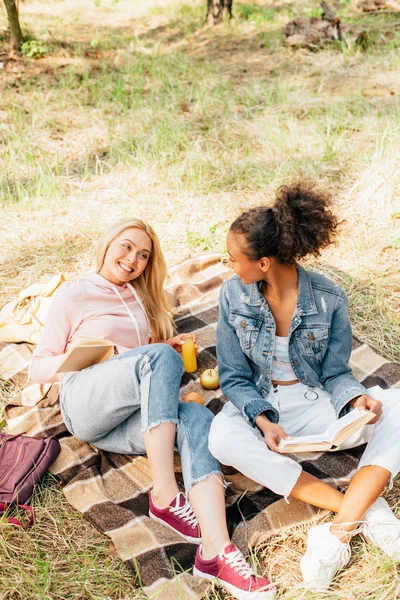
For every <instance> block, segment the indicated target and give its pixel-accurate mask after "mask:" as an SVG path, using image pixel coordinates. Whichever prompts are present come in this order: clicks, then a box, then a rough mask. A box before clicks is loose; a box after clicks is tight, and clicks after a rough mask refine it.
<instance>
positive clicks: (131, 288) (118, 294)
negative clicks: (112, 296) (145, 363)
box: [112, 283, 151, 346]
mask: <svg viewBox="0 0 400 600" xmlns="http://www.w3.org/2000/svg"><path fill="white" fill-rule="evenodd" d="M128 287H129V289H130V290H131V292H132V294H133V296H134V298H135V300H136V301H137V303H138V304H139V306H140V308H141V309H142V311H143V313H144V316H145V317H146V322H147V325H148V327H149V333H148V335H149V336H151V331H150V322H149V319H148V316H147V313H146V310H145V308H144V305H143V302H142V301H141V299H140V298H139V296H138V294H137V292H136V290H135V288H134V287H133V286H132V285H130V284H129V283H128ZM112 289H113V290H114V292H115V293H116V295H117V296H118V298H119V299H120V300H121V302H122V304H123V305H124V306H125V309H126V312H127V313H128V315H129V317H130V319H131V321H132V323H133V325H134V327H135V331H136V335H137V337H138V342H139V346H141V345H142V340H141V338H140V329H139V325H138V322H137V319H136V317H135V315H134V314H133V312H132V311H131V309H130V308H129V306H128V305H127V303H126V302H125V300H124V299H123V298H122V296H121V294H120V293H119V290H117V288H116V287H114V286H113V287H112Z"/></svg>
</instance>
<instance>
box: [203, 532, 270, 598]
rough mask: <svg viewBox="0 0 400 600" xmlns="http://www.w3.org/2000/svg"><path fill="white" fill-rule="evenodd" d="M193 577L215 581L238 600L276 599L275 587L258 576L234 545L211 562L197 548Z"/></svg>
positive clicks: (226, 547)
mask: <svg viewBox="0 0 400 600" xmlns="http://www.w3.org/2000/svg"><path fill="white" fill-rule="evenodd" d="M193 575H197V576H198V577H204V578H205V579H209V580H210V581H213V580H215V581H216V583H218V584H219V585H221V586H222V587H224V588H225V589H226V590H228V592H230V593H231V594H232V596H233V597H234V598H237V600H272V598H274V597H275V586H274V585H273V584H272V583H271V582H270V581H268V579H265V578H264V577H258V575H256V573H255V572H254V571H253V569H252V568H251V567H250V565H248V564H247V562H246V560H245V558H244V556H243V554H242V553H241V552H240V550H239V549H238V548H236V546H235V545H234V544H228V545H227V546H225V548H224V549H223V550H222V552H221V554H219V555H218V556H215V557H214V558H212V559H211V560H204V558H202V556H201V549H200V547H199V548H197V552H196V559H195V561H194V569H193Z"/></svg>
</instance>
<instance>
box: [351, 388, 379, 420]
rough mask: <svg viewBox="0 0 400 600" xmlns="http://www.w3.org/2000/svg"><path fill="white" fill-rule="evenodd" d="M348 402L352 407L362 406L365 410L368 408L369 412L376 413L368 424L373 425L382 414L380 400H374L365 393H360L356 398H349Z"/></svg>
mask: <svg viewBox="0 0 400 600" xmlns="http://www.w3.org/2000/svg"><path fill="white" fill-rule="evenodd" d="M350 404H351V406H353V407H354V408H364V409H365V410H370V411H371V412H373V413H375V414H376V417H375V418H374V419H372V421H370V422H369V423H368V425H373V424H374V423H376V422H377V421H379V419H380V417H381V415H382V402H380V401H379V400H374V399H373V398H371V396H367V394H362V395H361V396H358V397H357V398H353V400H350Z"/></svg>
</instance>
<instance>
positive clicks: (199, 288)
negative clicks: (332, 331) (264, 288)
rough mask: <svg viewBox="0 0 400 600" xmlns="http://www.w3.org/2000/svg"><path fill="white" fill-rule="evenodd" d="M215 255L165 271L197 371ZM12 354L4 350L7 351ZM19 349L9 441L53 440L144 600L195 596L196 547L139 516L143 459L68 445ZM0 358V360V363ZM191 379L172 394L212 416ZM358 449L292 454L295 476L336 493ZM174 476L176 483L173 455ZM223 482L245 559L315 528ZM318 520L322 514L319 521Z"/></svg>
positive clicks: (230, 475) (144, 500) (207, 327)
mask: <svg viewBox="0 0 400 600" xmlns="http://www.w3.org/2000/svg"><path fill="white" fill-rule="evenodd" d="M230 274H231V273H230V271H229V270H228V269H227V267H225V266H224V265H223V264H222V263H221V261H220V258H219V256H217V255H208V256H203V257H200V258H195V259H190V260H187V261H185V262H183V263H182V264H181V265H179V266H177V267H176V268H174V269H172V270H171V271H170V275H169V279H168V282H167V286H166V290H167V294H168V298H169V301H170V303H171V304H172V305H173V306H174V308H175V310H176V315H177V316H176V323H177V328H178V331H179V332H182V333H183V332H195V333H196V335H197V338H198V341H199V349H200V352H199V357H198V364H199V367H198V370H199V372H201V371H202V370H203V369H205V368H208V367H214V366H215V365H216V351H215V329H216V323H217V319H218V292H219V288H220V286H221V284H222V282H223V281H224V280H225V279H226V278H228V277H229V276H230ZM11 346H12V348H11ZM18 350H20V351H21V356H22V355H23V356H25V357H26V360H25V362H24V360H23V359H21V361H22V362H21V366H22V367H23V370H22V371H21V370H19V371H18V372H15V373H13V374H12V376H11V380H12V381H14V382H15V383H16V384H18V385H20V386H21V385H24V386H25V387H24V389H22V391H21V393H20V394H19V397H18V399H17V400H15V401H13V404H10V405H8V406H7V407H6V418H7V423H8V428H9V431H10V432H11V433H21V432H26V433H27V435H32V436H37V437H44V436H48V435H56V436H57V437H58V438H59V439H60V442H61V447H62V451H61V453H60V455H59V457H58V458H57V460H56V462H55V463H54V464H53V466H52V472H53V473H54V474H55V475H57V476H58V477H59V479H60V481H61V484H62V486H63V490H64V493H65V496H66V498H67V499H68V501H69V502H70V503H71V505H72V506H73V507H74V508H75V509H76V510H79V511H80V512H82V513H83V514H84V515H85V517H86V518H87V519H89V521H90V522H91V523H92V524H93V525H94V526H95V527H96V528H97V529H98V530H99V531H101V532H102V533H104V534H105V535H107V536H109V537H110V538H111V540H112V541H113V543H114V545H115V548H116V551H117V553H118V555H119V556H120V557H121V559H122V560H123V561H124V562H125V563H126V565H127V567H128V568H130V569H131V571H132V573H133V575H134V576H135V577H136V578H137V580H138V582H140V584H141V585H142V587H143V590H144V592H145V594H146V595H147V597H151V598H156V597H157V598H162V599H163V600H176V598H180V599H182V600H186V599H188V600H189V599H191V598H199V597H201V596H203V595H204V594H205V593H206V592H207V590H208V589H209V584H208V583H207V582H205V581H203V580H200V579H198V578H195V577H193V576H192V575H191V574H190V570H191V567H192V564H193V560H194V554H195V550H196V547H195V546H194V545H192V544H189V543H187V542H186V541H185V540H183V539H182V538H181V537H179V536H178V535H176V534H175V533H174V532H172V531H171V530H169V529H167V528H166V527H164V526H163V525H161V524H159V523H157V522H155V521H153V520H151V519H150V518H149V517H148V492H149V490H150V489H151V486H152V481H151V473H150V469H149V465H148V462H147V459H146V457H144V456H125V455H118V454H112V453H107V452H103V451H99V450H97V449H96V448H95V447H94V446H92V445H90V444H88V443H84V442H80V441H79V440H77V439H75V438H73V437H72V436H71V435H70V434H69V433H68V432H67V431H66V429H65V426H64V424H63V421H62V418H61V413H60V408H59V403H58V385H37V384H34V385H29V381H28V376H27V370H26V364H27V362H28V360H29V356H30V354H31V351H32V348H29V347H28V348H27V347H26V345H24V344H19V345H15V344H13V345H8V346H7V347H6V348H3V350H2V351H1V353H4V352H5V354H7V352H8V353H10V351H12V352H16V351H18ZM1 353H0V355H1ZM351 364H352V367H353V370H354V372H355V375H356V376H357V377H358V378H359V379H360V380H362V381H363V383H364V384H365V385H366V386H367V387H371V386H373V385H380V386H381V387H383V388H387V387H389V386H396V387H400V366H399V365H397V364H392V363H389V362H388V361H386V360H385V359H383V358H382V357H380V356H378V355H377V354H376V353H375V352H373V351H372V350H371V349H370V348H369V347H368V346H366V345H365V344H362V343H361V342H359V341H358V340H356V339H354V343H353V353H352V357H351ZM198 377H199V373H198V372H197V373H194V374H185V375H184V377H183V379H182V386H181V393H182V395H184V394H185V393H187V392H188V391H197V392H199V393H201V395H202V396H203V398H204V400H205V402H206V404H207V407H208V408H209V409H210V410H211V411H212V412H213V413H214V414H217V413H218V412H219V411H220V410H221V408H222V406H223V404H224V402H225V399H224V397H223V396H222V394H221V392H220V390H217V391H205V390H203V388H201V386H200V384H199V379H198ZM360 454H361V450H360V449H356V450H352V451H348V452H340V453H332V454H330V453H326V454H317V453H316V454H313V455H312V460H310V454H307V455H303V456H301V455H298V457H297V460H299V462H300V463H301V464H302V466H303V468H304V469H305V470H307V471H308V472H310V473H312V474H314V475H316V476H317V477H319V478H321V479H323V480H325V481H328V482H332V483H334V484H336V485H343V484H346V483H347V482H348V481H349V479H350V478H351V476H352V475H353V473H354V471H355V469H356V467H357V463H358V459H359V456H360ZM175 470H176V474H177V479H178V482H179V483H180V484H181V485H182V476H181V468H180V462H179V457H178V456H177V457H176V464H175ZM224 472H225V476H226V478H227V480H228V481H229V482H230V484H231V485H230V486H229V489H228V494H227V518H228V524H229V529H230V533H231V535H232V537H233V541H234V542H235V543H236V544H237V545H238V546H239V547H240V549H241V550H242V551H244V552H246V551H247V549H248V548H249V547H253V546H255V545H257V544H259V543H261V542H264V541H266V539H267V538H268V536H269V535H271V534H272V533H273V532H274V531H276V530H277V529H282V528H288V527H292V526H293V525H297V524H299V523H304V522H307V521H310V520H314V519H315V518H316V516H317V511H316V509H314V508H313V507H311V506H309V505H306V504H303V503H301V502H297V501H294V500H290V503H289V504H288V503H286V502H285V501H284V500H283V499H281V498H280V497H278V496H276V495H275V494H273V493H272V492H270V491H269V490H267V489H265V488H263V487H262V486H260V485H258V484H257V483H255V482H253V481H251V480H249V479H247V478H246V477H244V476H243V475H241V474H239V473H237V472H235V471H234V470H233V469H229V468H226V469H224ZM318 514H319V515H321V512H319V513H318Z"/></svg>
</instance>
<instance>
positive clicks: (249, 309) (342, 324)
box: [217, 266, 367, 426]
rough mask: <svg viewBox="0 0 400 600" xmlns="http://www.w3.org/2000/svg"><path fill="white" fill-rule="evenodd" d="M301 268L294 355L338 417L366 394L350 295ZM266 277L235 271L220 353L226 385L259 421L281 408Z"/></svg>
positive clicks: (227, 287) (224, 298) (224, 307)
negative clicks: (354, 352) (356, 363)
mask: <svg viewBox="0 0 400 600" xmlns="http://www.w3.org/2000/svg"><path fill="white" fill-rule="evenodd" d="M297 270H298V299H297V306H296V309H295V311H294V315H293V318H292V321H291V324H290V328H289V359H290V362H291V365H292V368H293V370H294V372H295V373H296V376H297V378H298V380H299V381H300V382H301V383H304V384H305V385H307V386H310V387H319V388H323V389H325V390H326V391H327V392H328V393H329V394H330V395H331V402H332V404H333V407H334V409H335V411H336V414H337V415H338V416H342V415H343V414H345V413H346V412H348V410H349V409H350V407H348V406H346V405H347V404H348V402H349V401H350V400H352V399H353V398H355V397H356V396H359V395H360V394H366V393H367V392H366V389H365V388H364V387H363V386H362V385H361V384H360V383H359V382H358V381H357V379H355V377H354V376H353V374H352V372H351V368H350V367H349V365H348V361H349V358H350V354H351V348H352V334H351V326H350V322H349V317H348V300H347V297H346V294H345V293H344V291H343V290H342V289H341V288H340V287H338V286H336V285H335V284H334V283H332V282H331V281H329V279H327V278H326V277H324V276H323V275H320V274H319V273H314V272H312V271H306V270H305V269H303V268H302V267H300V266H299V267H297ZM260 286H261V282H259V283H252V284H249V285H245V284H244V283H242V281H241V279H240V278H239V277H238V276H237V275H234V276H233V277H232V278H231V279H229V280H228V281H226V282H225V283H224V285H223V286H222V289H221V295H220V314H219V320H218V327H217V358H218V369H219V378H220V382H221V389H222V392H223V393H224V394H225V396H226V397H227V398H228V400H230V401H231V402H232V403H233V404H234V405H235V406H236V407H237V408H238V409H239V410H240V411H241V412H242V414H243V416H244V418H245V419H246V420H247V421H248V422H250V423H251V424H252V425H253V426H255V419H256V418H257V417H258V415H260V414H261V413H265V414H266V416H267V418H268V419H269V420H270V421H271V422H273V423H278V421H279V414H278V411H277V410H276V409H275V408H274V407H273V406H271V404H270V403H269V402H268V401H267V400H266V398H267V396H268V393H269V391H270V389H271V363H272V354H273V350H274V343H275V332H276V325H275V320H274V317H273V316H272V313H271V311H270V309H269V306H268V303H267V301H266V300H265V298H264V296H263V295H262V293H261V289H260Z"/></svg>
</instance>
